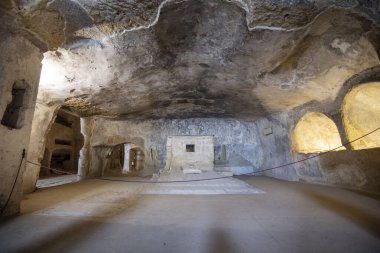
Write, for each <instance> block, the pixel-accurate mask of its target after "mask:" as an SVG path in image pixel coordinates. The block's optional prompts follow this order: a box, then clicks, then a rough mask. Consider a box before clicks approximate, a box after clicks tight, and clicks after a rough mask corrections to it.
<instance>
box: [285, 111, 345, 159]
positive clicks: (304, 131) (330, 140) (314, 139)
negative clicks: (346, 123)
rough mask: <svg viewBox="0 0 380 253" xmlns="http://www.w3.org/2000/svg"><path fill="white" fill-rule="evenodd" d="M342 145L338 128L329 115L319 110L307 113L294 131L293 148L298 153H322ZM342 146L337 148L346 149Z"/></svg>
mask: <svg viewBox="0 0 380 253" xmlns="http://www.w3.org/2000/svg"><path fill="white" fill-rule="evenodd" d="M339 146H342V141H341V139H340V135H339V132H338V128H337V126H336V125H335V123H334V121H332V120H331V119H330V118H329V117H327V116H326V115H324V114H323V113H319V112H308V113H306V114H305V115H304V116H303V117H302V118H301V119H300V120H299V121H298V123H297V125H296V126H295V128H294V129H293V133H292V149H293V150H294V151H296V152H298V153H304V154H309V153H320V152H326V151H328V150H331V149H335V148H337V147H339ZM344 149H345V148H344V147H341V148H339V149H336V150H344Z"/></svg>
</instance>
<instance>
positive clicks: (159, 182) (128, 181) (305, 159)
mask: <svg viewBox="0 0 380 253" xmlns="http://www.w3.org/2000/svg"><path fill="white" fill-rule="evenodd" d="M378 130H380V127H378V128H376V129H375V130H373V131H371V132H368V133H366V134H365V135H362V136H360V137H359V138H356V139H354V140H352V141H349V142H346V143H344V144H342V145H341V146H339V147H336V148H333V149H330V150H328V151H325V152H322V153H319V154H316V155H312V156H309V157H306V158H304V159H301V160H298V161H294V162H290V163H286V164H282V165H278V166H274V167H271V168H267V169H262V170H257V171H254V172H250V173H244V174H241V175H240V176H252V175H255V174H259V173H263V172H266V171H270V170H275V169H279V168H283V167H287V166H290V165H294V164H297V163H301V162H304V161H307V160H310V159H313V158H316V157H319V156H323V155H326V154H328V153H331V152H333V151H334V150H337V149H340V148H342V147H345V146H347V145H349V144H351V143H353V142H356V141H358V140H360V139H363V138H364V137H366V136H368V135H370V134H373V133H374V132H376V131H378ZM26 162H27V163H30V164H34V165H37V166H40V167H42V168H47V169H49V170H53V171H56V172H60V173H63V174H69V175H77V174H74V173H70V172H67V171H61V170H57V169H54V168H50V167H46V166H42V165H41V164H37V163H33V162H30V161H26ZM77 176H79V175H77ZM79 177H83V176H79ZM232 177H233V176H221V177H211V178H202V179H191V180H167V181H157V180H155V181H148V180H122V179H111V178H96V179H98V180H104V181H116V182H126V183H148V184H169V183H187V182H200V181H211V180H219V179H225V178H232Z"/></svg>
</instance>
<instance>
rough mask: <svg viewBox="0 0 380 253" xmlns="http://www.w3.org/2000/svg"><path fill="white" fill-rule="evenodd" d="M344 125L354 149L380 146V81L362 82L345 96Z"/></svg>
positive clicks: (343, 105)
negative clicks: (379, 128)
mask: <svg viewBox="0 0 380 253" xmlns="http://www.w3.org/2000/svg"><path fill="white" fill-rule="evenodd" d="M342 118H343V126H344V130H345V132H346V135H347V139H348V140H349V141H353V142H352V143H351V144H350V145H351V148H352V149H354V150H359V149H368V148H376V147H380V130H379V131H376V132H374V133H372V134H370V135H368V136H365V137H364V138H362V139H360V140H357V141H354V140H356V139H357V138H360V137H362V136H363V135H366V134H367V133H369V132H371V131H373V130H375V129H377V128H378V127H380V82H370V83H365V84H361V85H359V86H356V87H355V88H353V89H352V90H351V91H350V92H348V93H347V95H346V96H345V98H344V100H343V103H342Z"/></svg>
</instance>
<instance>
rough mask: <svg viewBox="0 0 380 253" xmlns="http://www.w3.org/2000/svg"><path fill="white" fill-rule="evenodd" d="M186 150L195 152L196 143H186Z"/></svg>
mask: <svg viewBox="0 0 380 253" xmlns="http://www.w3.org/2000/svg"><path fill="white" fill-rule="evenodd" d="M186 152H195V145H194V144H186Z"/></svg>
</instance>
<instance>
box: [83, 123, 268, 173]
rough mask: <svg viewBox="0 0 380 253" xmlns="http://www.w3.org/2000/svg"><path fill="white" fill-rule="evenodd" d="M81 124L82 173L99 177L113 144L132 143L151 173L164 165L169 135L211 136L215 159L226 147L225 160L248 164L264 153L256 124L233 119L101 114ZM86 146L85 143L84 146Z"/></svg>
mask: <svg viewBox="0 0 380 253" xmlns="http://www.w3.org/2000/svg"><path fill="white" fill-rule="evenodd" d="M86 122H87V124H86V123H85V124H86V126H87V127H85V126H82V130H85V131H83V132H82V133H83V134H84V135H85V140H88V138H89V136H90V141H89V142H86V141H85V147H86V148H85V149H84V150H83V151H82V152H84V153H86V155H87V157H88V161H86V159H83V160H82V164H84V165H85V166H84V167H85V168H86V169H82V171H84V172H83V174H85V175H88V176H99V175H101V174H102V172H103V171H104V169H105V166H107V162H106V160H107V159H106V155H107V153H109V152H110V150H112V147H114V146H116V145H118V144H121V143H132V144H135V145H136V146H138V147H140V148H141V149H142V150H143V151H144V153H145V169H144V170H145V171H146V172H148V171H149V173H153V172H155V171H158V170H159V169H161V168H164V167H165V165H166V162H167V149H166V141H167V137H168V136H188V135H192V136H197V135H202V136H205V135H207V136H213V137H214V154H215V160H216V161H217V160H218V159H220V157H221V156H222V155H221V152H222V148H221V147H222V145H224V146H225V149H226V154H227V157H226V158H227V162H229V163H231V164H234V165H235V166H236V167H237V168H239V165H244V166H245V167H249V168H250V170H251V171H253V170H254V169H255V168H258V167H260V166H261V164H262V162H263V159H262V157H263V154H262V149H261V145H260V140H259V137H258V133H257V128H256V125H255V123H253V122H248V121H240V120H235V119H215V118H209V119H200V118H194V119H173V120H169V119H167V120H164V119H161V120H146V121H130V120H126V121H112V120H107V119H104V118H100V117H93V118H87V119H86ZM86 145H87V146H86Z"/></svg>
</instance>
